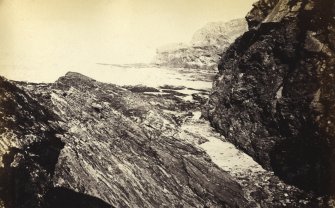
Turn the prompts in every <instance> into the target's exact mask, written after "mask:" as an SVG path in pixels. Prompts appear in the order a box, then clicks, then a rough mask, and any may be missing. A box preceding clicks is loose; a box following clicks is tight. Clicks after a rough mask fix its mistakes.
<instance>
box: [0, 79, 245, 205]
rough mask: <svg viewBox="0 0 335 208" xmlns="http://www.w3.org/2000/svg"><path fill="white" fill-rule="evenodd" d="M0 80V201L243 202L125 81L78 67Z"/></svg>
mask: <svg viewBox="0 0 335 208" xmlns="http://www.w3.org/2000/svg"><path fill="white" fill-rule="evenodd" d="M0 84H1V85H0V87H1V91H0V92H1V99H2V100H1V102H0V105H1V113H2V117H1V124H2V125H1V128H2V131H1V136H2V140H1V156H2V166H1V168H0V179H1V180H0V182H1V183H0V187H1V189H0V196H1V199H2V201H3V206H4V207H59V206H62V207H63V206H65V207H134V206H138V207H157V206H161V207H171V206H174V207H204V206H209V207H244V206H247V204H248V201H247V200H246V199H245V198H244V194H243V191H242V189H241V186H240V185H239V184H238V183H236V182H235V181H234V180H233V179H232V177H231V176H230V175H229V174H228V173H227V172H225V171H223V170H222V169H220V168H219V167H217V166H216V165H215V164H213V163H212V162H211V160H210V158H209V157H208V156H207V154H206V153H205V152H204V151H203V150H202V149H200V148H198V147H196V146H194V145H192V144H190V143H189V142H187V141H185V140H182V139H180V138H179V137H178V132H177V131H176V127H175V126H176V125H177V124H176V122H175V121H174V120H173V119H172V118H171V117H170V116H168V115H167V114H165V113H163V112H160V111H158V110H157V109H156V108H154V107H152V106H151V105H150V104H148V103H146V102H144V101H143V100H142V99H141V98H140V97H139V96H137V95H136V94H133V93H131V92H130V91H128V90H126V89H123V88H120V87H117V86H115V85H112V84H104V83H100V82H97V81H95V80H92V79H90V78H88V77H85V76H83V75H80V74H77V73H68V74H67V75H66V76H64V77H61V78H60V79H59V80H58V81H57V82H55V83H52V84H29V83H28V84H27V83H16V84H14V83H12V82H10V81H7V80H5V79H4V78H1V83H0ZM84 204H85V205H84Z"/></svg>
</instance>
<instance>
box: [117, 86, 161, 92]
mask: <svg viewBox="0 0 335 208" xmlns="http://www.w3.org/2000/svg"><path fill="white" fill-rule="evenodd" d="M123 87H124V88H126V89H127V90H129V91H131V92H135V93H141V92H159V90H158V89H156V88H154V87H148V86H144V85H135V86H123Z"/></svg>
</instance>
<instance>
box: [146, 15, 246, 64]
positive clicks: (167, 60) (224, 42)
mask: <svg viewBox="0 0 335 208" xmlns="http://www.w3.org/2000/svg"><path fill="white" fill-rule="evenodd" d="M246 30H247V23H246V21H245V20H244V19H235V20H231V21H228V22H211V23H208V24H207V25H205V26H204V27H203V28H201V29H199V30H198V31H196V32H195V34H194V35H193V37H192V40H191V43H190V44H184V43H178V44H171V45H168V46H165V47H161V48H159V49H157V54H156V57H155V58H154V61H153V62H154V63H155V64H157V65H159V66H167V67H173V68H193V69H208V70H216V69H217V64H218V62H219V59H220V57H221V55H222V53H223V52H224V51H225V50H226V49H227V47H228V46H229V45H230V44H231V43H232V42H234V40H235V39H236V38H237V37H239V36H240V35H241V34H243V33H244V32H245V31H246Z"/></svg>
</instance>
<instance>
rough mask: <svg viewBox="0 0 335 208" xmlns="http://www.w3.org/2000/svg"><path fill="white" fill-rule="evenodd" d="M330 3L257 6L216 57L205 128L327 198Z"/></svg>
mask: <svg viewBox="0 0 335 208" xmlns="http://www.w3.org/2000/svg"><path fill="white" fill-rule="evenodd" d="M334 16H335V1H333V0H322V1H318V0H306V1H303V0H294V1H290V0H260V1H258V2H257V3H255V4H254V8H253V9H252V10H251V11H250V13H249V14H248V15H247V17H246V19H247V21H248V24H249V31H248V32H246V33H245V34H244V35H242V36H241V37H240V38H238V39H237V40H236V41H235V43H234V44H232V45H231V46H230V47H229V49H228V50H227V51H226V53H225V54H224V55H223V57H222V59H221V61H220V64H219V73H218V74H217V76H216V78H215V81H214V87H213V90H212V92H211V95H210V100H209V103H208V109H207V111H206V114H207V117H208V118H209V120H210V122H211V124H212V126H214V127H215V128H216V129H217V130H218V131H220V132H221V133H222V134H223V135H224V136H225V137H226V139H227V140H229V141H231V142H233V143H234V144H235V145H236V146H238V147H239V148H240V149H242V150H243V151H245V152H246V153H248V154H249V155H251V156H252V157H253V158H254V159H255V160H256V161H258V162H259V163H260V164H261V165H262V166H263V167H265V168H267V169H268V170H273V171H274V172H275V174H276V175H278V176H279V177H281V178H282V179H284V180H285V181H286V182H288V183H291V184H294V185H297V186H299V187H301V188H303V189H305V190H312V191H315V192H317V193H319V194H325V193H334V190H335V181H334V178H333V176H334V174H335V172H334V170H335V169H334V159H335V156H334V155H335V154H334V139H335V138H334V136H335V128H334V127H335V125H334V124H335V117H334V115H335V110H334V109H335V108H334V104H335V102H334V100H335V70H334V67H335V19H334Z"/></svg>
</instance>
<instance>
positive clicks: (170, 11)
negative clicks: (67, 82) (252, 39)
mask: <svg viewBox="0 0 335 208" xmlns="http://www.w3.org/2000/svg"><path fill="white" fill-rule="evenodd" d="M254 1H255V0H234V1H232V0H0V28H1V32H0V75H2V76H5V77H7V78H9V79H14V80H28V81H29V80H38V79H37V78H38V77H39V76H40V77H44V79H41V80H48V79H47V77H48V76H50V81H51V80H52V79H54V76H59V73H63V71H79V72H80V70H81V69H82V70H89V68H91V69H92V70H93V68H94V66H95V65H96V63H116V64H122V63H136V62H150V60H151V59H152V57H153V56H154V53H155V49H156V48H158V47H160V46H162V45H166V44H168V43H173V42H189V41H190V39H191V37H192V35H193V33H194V32H195V31H196V30H198V29H200V28H201V27H203V26H204V25H205V24H206V23H208V22H213V21H228V20H231V19H235V18H243V17H244V16H245V15H246V13H247V12H248V11H249V10H250V9H251V7H252V3H253V2H254Z"/></svg>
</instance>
